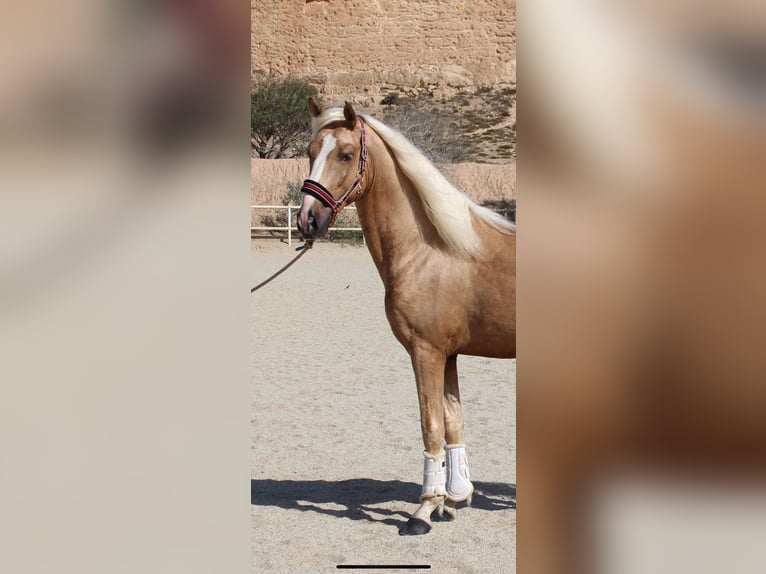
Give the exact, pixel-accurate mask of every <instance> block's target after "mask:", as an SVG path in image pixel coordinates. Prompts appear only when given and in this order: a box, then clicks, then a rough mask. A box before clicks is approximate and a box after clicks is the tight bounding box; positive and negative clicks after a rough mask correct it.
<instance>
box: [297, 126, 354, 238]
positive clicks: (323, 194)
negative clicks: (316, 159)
mask: <svg viewBox="0 0 766 574" xmlns="http://www.w3.org/2000/svg"><path fill="white" fill-rule="evenodd" d="M356 119H357V120H358V121H359V126H360V127H361V128H362V135H361V137H360V138H359V142H360V144H361V149H360V151H359V171H358V172H357V174H356V179H355V180H354V183H352V184H351V187H350V188H349V189H348V191H347V192H346V193H344V194H343V196H342V197H341V198H340V199H339V200H337V201H336V200H335V198H334V197H333V196H332V194H331V193H330V192H329V191H328V190H327V188H326V187H325V186H323V185H322V184H321V183H319V182H318V181H314V180H312V179H307V180H305V181H304V182H303V186H302V187H301V193H306V194H308V195H310V196H312V197H316V198H317V199H318V200H319V201H321V202H322V203H324V204H325V205H326V206H327V207H330V208H332V219H331V220H330V225H329V226H328V227H332V225H333V224H334V223H335V219H336V218H337V217H338V214H339V213H340V210H341V209H343V208H344V207H346V206H347V205H351V204H352V203H354V202H355V201H356V200H357V199H359V198H360V197H362V194H363V193H364V189H363V186H364V172H365V170H366V169H367V137H366V135H365V129H364V120H362V118H361V117H359V116H357V118H356ZM354 192H357V194H356V196H355V197H354V198H353V199H351V200H349V197H350V196H351V194H352V193H354Z"/></svg>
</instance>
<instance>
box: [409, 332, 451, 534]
mask: <svg viewBox="0 0 766 574" xmlns="http://www.w3.org/2000/svg"><path fill="white" fill-rule="evenodd" d="M410 356H411V358H412V368H413V370H414V371H415V382H416V383H417V388H418V402H419V404H420V428H421V431H422V433H423V445H424V447H425V451H424V453H423V455H424V457H425V459H424V465H423V489H422V491H421V495H420V508H418V509H417V510H416V511H415V513H414V514H413V515H412V516H411V517H410V519H409V521H408V522H407V525H406V526H405V527H404V528H403V529H402V530H401V531H400V534H426V533H427V532H429V531H430V530H431V514H432V513H433V511H434V510H439V513H440V514H441V512H442V511H443V509H444V500H445V498H446V495H447V491H446V490H445V483H446V480H447V473H446V460H445V453H444V449H443V448H442V443H443V442H444V365H445V361H446V357H445V355H444V353H442V352H440V351H438V350H436V349H434V348H433V347H431V346H430V345H427V344H416V345H414V346H413V348H412V349H411V351H410Z"/></svg>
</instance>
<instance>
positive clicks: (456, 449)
mask: <svg viewBox="0 0 766 574" xmlns="http://www.w3.org/2000/svg"><path fill="white" fill-rule="evenodd" d="M446 487H447V498H448V499H449V500H451V501H453V502H462V501H463V500H466V499H468V497H470V496H471V494H473V484H471V471H470V470H469V468H468V457H467V456H466V454H465V445H464V444H448V445H447V485H446Z"/></svg>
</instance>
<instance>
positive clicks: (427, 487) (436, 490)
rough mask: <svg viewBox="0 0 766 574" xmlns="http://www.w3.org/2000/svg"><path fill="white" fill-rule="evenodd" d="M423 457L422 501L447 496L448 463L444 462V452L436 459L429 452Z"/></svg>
mask: <svg viewBox="0 0 766 574" xmlns="http://www.w3.org/2000/svg"><path fill="white" fill-rule="evenodd" d="M423 455H424V460H423V490H422V492H421V494H420V500H423V499H425V498H433V497H434V496H444V495H446V494H447V491H446V490H445V489H444V484H445V482H446V481H447V473H446V469H447V463H446V461H445V460H444V451H442V452H440V453H439V455H438V456H437V457H436V458H434V457H433V456H432V455H430V454H428V453H427V452H424V453H423Z"/></svg>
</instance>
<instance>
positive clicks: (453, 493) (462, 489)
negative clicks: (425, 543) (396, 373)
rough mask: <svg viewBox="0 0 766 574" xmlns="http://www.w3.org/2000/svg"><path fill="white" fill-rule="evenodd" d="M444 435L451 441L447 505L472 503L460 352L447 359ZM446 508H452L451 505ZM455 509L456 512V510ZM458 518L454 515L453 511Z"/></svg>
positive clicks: (448, 462) (448, 455) (448, 458)
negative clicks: (459, 369)
mask: <svg viewBox="0 0 766 574" xmlns="http://www.w3.org/2000/svg"><path fill="white" fill-rule="evenodd" d="M444 426H445V429H444V435H445V439H446V442H447V486H446V489H447V505H448V506H452V507H454V506H455V505H456V504H457V503H458V502H462V501H465V502H466V504H468V506H470V505H471V498H472V497H473V484H472V483H471V472H470V470H469V469H468V457H467V456H466V453H465V445H464V444H463V409H462V407H461V406H460V387H459V385H458V376H457V355H452V356H451V357H448V358H447V364H446V366H445V368H444ZM446 510H448V511H449V508H447V509H446ZM453 512H454V511H453ZM450 517H452V518H454V514H450Z"/></svg>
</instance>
